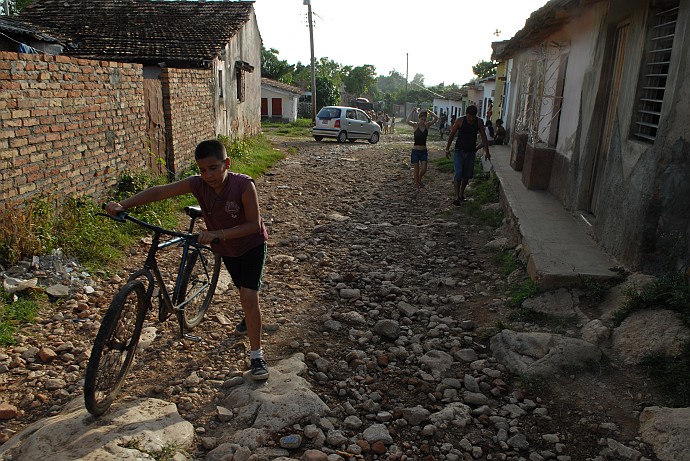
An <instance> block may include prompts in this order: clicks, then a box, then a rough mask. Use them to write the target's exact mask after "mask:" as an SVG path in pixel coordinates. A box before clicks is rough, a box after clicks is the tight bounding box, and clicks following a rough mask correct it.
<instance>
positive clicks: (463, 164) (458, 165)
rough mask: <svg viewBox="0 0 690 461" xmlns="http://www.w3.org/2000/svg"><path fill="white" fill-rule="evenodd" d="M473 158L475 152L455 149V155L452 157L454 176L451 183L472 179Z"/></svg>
mask: <svg viewBox="0 0 690 461" xmlns="http://www.w3.org/2000/svg"><path fill="white" fill-rule="evenodd" d="M475 156H476V155H475V151H471V152H463V151H461V150H460V149H455V154H454V155H453V167H454V169H455V176H453V181H455V182H460V180H461V179H472V178H473V177H474V158H475Z"/></svg>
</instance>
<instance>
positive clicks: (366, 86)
mask: <svg viewBox="0 0 690 461" xmlns="http://www.w3.org/2000/svg"><path fill="white" fill-rule="evenodd" d="M375 87H376V67H374V66H372V65H371V64H365V65H363V66H358V67H355V68H353V69H352V70H351V71H350V73H349V74H347V76H346V77H345V89H346V90H347V92H348V93H352V94H356V95H358V96H361V95H363V94H368V93H369V90H371V89H375Z"/></svg>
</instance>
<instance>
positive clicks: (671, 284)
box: [613, 273, 690, 407]
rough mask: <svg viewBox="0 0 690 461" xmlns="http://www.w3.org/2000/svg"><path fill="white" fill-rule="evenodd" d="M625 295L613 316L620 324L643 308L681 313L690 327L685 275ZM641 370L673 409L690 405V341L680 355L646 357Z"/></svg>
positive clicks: (689, 288)
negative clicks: (623, 300)
mask: <svg viewBox="0 0 690 461" xmlns="http://www.w3.org/2000/svg"><path fill="white" fill-rule="evenodd" d="M624 294H625V295H626V297H627V299H626V301H625V303H624V304H623V306H622V307H621V308H620V309H618V310H617V311H616V312H615V314H614V317H613V320H614V322H615V323H616V325H619V324H620V323H621V322H622V321H623V320H625V318H626V317H628V316H629V315H631V314H632V313H634V312H637V311H640V310H643V309H667V310H671V311H673V312H676V313H678V314H679V315H680V318H681V320H682V322H683V324H684V325H685V326H686V327H688V328H690V283H688V280H687V279H686V278H685V277H684V275H683V274H682V273H675V274H669V275H664V276H661V277H659V278H658V279H656V280H655V281H654V282H652V283H650V284H649V285H647V286H646V287H645V288H644V289H642V290H638V289H637V288H636V287H634V286H633V287H630V288H628V289H626V290H625V291H624ZM640 368H641V369H642V371H643V372H645V373H646V374H648V375H649V376H650V377H651V378H652V380H653V381H654V382H655V384H656V385H657V386H658V388H659V390H660V391H661V392H662V394H663V395H664V397H665V398H666V399H667V402H666V403H667V404H668V405H669V406H673V407H685V406H688V405H690V341H689V342H686V343H685V344H684V345H683V350H682V351H681V353H680V354H678V355H676V356H665V355H660V354H655V355H649V356H647V357H645V358H644V359H643V360H642V361H641V363H640Z"/></svg>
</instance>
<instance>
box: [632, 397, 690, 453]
mask: <svg viewBox="0 0 690 461" xmlns="http://www.w3.org/2000/svg"><path fill="white" fill-rule="evenodd" d="M688 434H690V408H661V407H649V408H645V409H644V410H643V411H642V413H641V414H640V437H642V440H644V442H646V443H648V444H649V445H651V446H652V447H654V452H655V453H656V456H657V457H658V458H659V459H660V460H661V461H686V460H688V459H690V438H689V437H688Z"/></svg>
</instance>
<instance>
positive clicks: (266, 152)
mask: <svg viewBox="0 0 690 461" xmlns="http://www.w3.org/2000/svg"><path fill="white" fill-rule="evenodd" d="M248 142H249V149H250V150H251V152H252V161H251V163H239V164H236V165H235V164H233V165H232V170H233V171H235V172H237V173H243V174H246V175H249V176H251V177H252V178H258V177H259V176H261V175H263V174H264V173H265V172H266V170H268V169H269V168H270V167H271V166H273V165H274V164H275V163H276V162H277V161H279V160H281V159H283V158H285V154H284V153H283V152H282V151H280V150H278V149H276V148H274V147H273V145H272V144H271V142H270V141H269V140H268V139H267V138H266V137H265V136H263V135H259V136H256V137H254V138H251V139H250V140H248Z"/></svg>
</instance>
